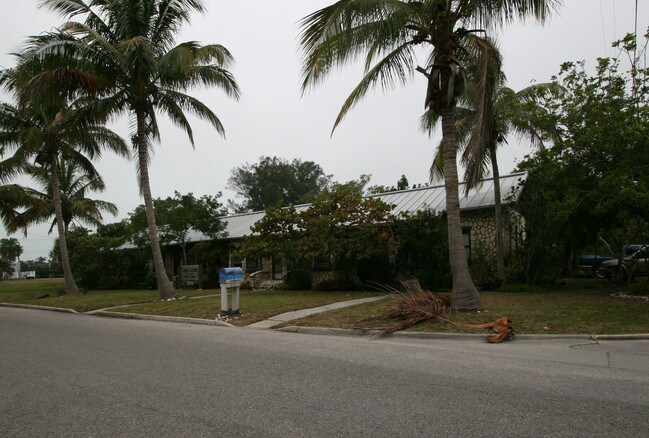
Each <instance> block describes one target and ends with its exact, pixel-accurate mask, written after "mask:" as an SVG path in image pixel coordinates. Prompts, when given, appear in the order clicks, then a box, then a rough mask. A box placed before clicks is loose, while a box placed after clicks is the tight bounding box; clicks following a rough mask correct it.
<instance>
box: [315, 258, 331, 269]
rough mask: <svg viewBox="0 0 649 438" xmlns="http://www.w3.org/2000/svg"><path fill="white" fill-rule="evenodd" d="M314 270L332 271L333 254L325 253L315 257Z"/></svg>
mask: <svg viewBox="0 0 649 438" xmlns="http://www.w3.org/2000/svg"><path fill="white" fill-rule="evenodd" d="M313 270H314V271H331V256H329V255H323V256H317V257H314V258H313Z"/></svg>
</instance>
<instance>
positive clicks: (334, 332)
mask: <svg viewBox="0 0 649 438" xmlns="http://www.w3.org/2000/svg"><path fill="white" fill-rule="evenodd" d="M0 307H15V308H20V309H34V310H47V311H51V312H61V313H76V314H78V315H90V316H105V317H109V318H124V319H136V320H142V321H163V322H176V323H183V324H197V325H210V326H216V327H231V328H250V329H255V328H256V327H251V325H247V326H235V325H232V324H230V323H227V322H224V321H218V320H212V319H200V318H187V317H182V316H162V315H144V314H140V313H122V312H110V311H107V310H91V311H89V312H77V311H76V310H74V309H66V308H63V307H50V306H38V305H32V304H18V303H5V302H0ZM281 323H282V322H281V321H278V322H277V324H281ZM273 330H274V331H279V332H284V333H300V334H304V335H328V336H367V337H372V336H376V334H378V331H376V330H367V329H341V328H332V327H305V326H296V325H292V326H287V327H281V328H278V329H273ZM486 336H487V334H477V333H420V332H396V333H392V334H391V335H390V336H387V337H386V339H387V338H405V339H457V340H474V339H484V338H485V337H486ZM515 339H524V340H527V341H542V340H552V339H554V340H556V339H565V340H570V339H572V340H581V341H584V340H586V341H588V340H590V341H635V340H649V333H637V334H624V335H583V334H582V335H580V334H569V335H559V334H557V335H551V334H547V335H546V334H538V335H535V334H517V335H516V337H515Z"/></svg>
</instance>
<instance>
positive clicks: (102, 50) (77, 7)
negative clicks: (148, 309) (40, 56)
mask: <svg viewBox="0 0 649 438" xmlns="http://www.w3.org/2000/svg"><path fill="white" fill-rule="evenodd" d="M41 4H42V5H43V6H45V7H48V8H50V9H51V10H53V11H55V12H57V13H59V14H61V15H62V16H65V17H67V18H69V19H70V20H74V19H76V18H79V19H81V20H83V21H82V22H75V21H69V22H68V23H66V24H64V25H63V27H62V31H63V32H64V34H63V35H55V36H54V37H53V38H51V39H50V40H49V41H47V42H46V43H44V44H41V45H40V46H39V53H45V54H47V53H51V52H53V51H56V52H60V51H66V53H71V54H72V55H73V56H74V57H75V59H76V60H78V61H79V62H77V63H73V64H71V66H70V68H68V69H67V70H66V72H65V74H66V75H67V77H68V78H69V79H70V80H77V79H78V78H82V79H83V81H84V83H88V84H92V85H93V86H94V87H95V89H96V92H97V94H98V95H99V97H100V99H99V101H98V103H97V104H95V105H93V106H92V107H89V108H90V109H89V111H90V112H92V113H98V114H103V115H104V116H105V117H106V118H107V117H109V116H110V115H116V114H128V115H130V117H131V119H132V121H131V126H132V133H131V141H132V147H133V151H134V155H135V157H137V170H138V175H139V181H138V182H139V188H140V193H141V194H142V196H143V198H144V205H145V206H146V208H145V209H146V217H147V225H148V229H149V241H150V242H151V251H152V256H153V264H154V270H155V274H156V278H157V284H158V289H159V291H160V297H161V298H162V299H168V298H172V297H174V296H175V295H176V291H175V290H174V288H173V285H172V284H171V281H170V280H169V278H168V276H167V274H166V271H165V268H164V263H163V259H162V253H161V251H160V244H159V236H158V232H157V226H156V222H155V215H154V207H153V196H152V194H151V186H150V180H149V161H150V152H151V148H152V147H153V144H154V142H155V141H159V140H160V131H159V127H158V119H157V113H163V114H166V115H167V116H168V117H169V118H170V119H171V120H172V121H173V122H174V124H176V125H177V126H179V127H180V128H181V129H183V130H184V131H185V132H186V133H187V135H188V137H189V139H190V141H191V142H192V144H193V141H194V139H193V131H192V128H191V126H190V123H189V120H188V119H187V117H186V112H189V113H192V114H194V115H196V116H198V117H200V118H201V119H204V120H206V121H208V122H209V123H210V124H211V125H212V126H213V127H214V128H215V129H216V130H217V132H218V133H219V134H221V135H223V134H224V129H223V126H222V124H221V122H220V120H219V118H218V117H217V116H216V115H215V114H214V113H213V112H212V111H211V110H210V109H209V108H208V107H207V106H205V104H203V103H202V102H200V101H199V100H198V99H196V98H194V97H192V96H190V95H188V94H186V93H184V91H185V90H187V89H189V88H192V87H195V86H200V85H205V86H215V87H218V88H220V89H221V90H223V91H224V92H225V93H226V94H227V95H228V96H229V97H232V98H235V99H238V98H239V88H238V86H237V84H236V82H235V80H234V78H233V76H232V74H231V73H230V72H229V71H228V70H227V68H228V66H229V64H230V63H231V62H232V61H233V58H232V55H231V54H230V52H229V51H228V50H227V49H226V48H225V47H223V46H221V45H216V44H214V45H206V46H201V45H200V44H198V43H197V42H194V41H189V42H184V43H180V44H176V42H175V38H176V36H177V34H178V32H179V31H180V29H181V27H182V26H183V25H184V24H187V23H188V22H189V19H190V14H191V13H192V12H203V11H204V9H205V8H204V6H203V2H202V1H201V0H181V1H172V2H170V1H167V0H139V1H133V0H115V1H110V2H105V1H99V2H97V1H89V2H86V1H83V0H78V1H74V2H70V1H63V2H62V1H59V0H41Z"/></svg>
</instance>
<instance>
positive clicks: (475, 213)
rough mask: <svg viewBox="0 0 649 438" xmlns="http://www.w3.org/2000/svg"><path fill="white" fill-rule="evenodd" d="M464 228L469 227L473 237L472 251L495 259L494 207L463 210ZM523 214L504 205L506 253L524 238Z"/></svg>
mask: <svg viewBox="0 0 649 438" xmlns="http://www.w3.org/2000/svg"><path fill="white" fill-rule="evenodd" d="M461 217H462V229H465V230H466V229H468V230H469V235H470V238H471V253H472V255H474V254H476V253H481V254H482V255H484V256H486V257H489V258H492V259H495V257H496V221H495V217H494V211H493V209H491V208H490V209H481V210H469V211H464V212H462V216H461ZM523 227H524V222H523V218H522V216H520V214H519V213H518V212H516V211H514V210H512V209H509V208H506V207H505V206H503V242H504V247H505V255H508V254H510V253H511V252H512V251H513V250H514V249H515V248H517V247H518V246H519V245H520V244H521V239H523V238H524V235H523V234H522V230H523Z"/></svg>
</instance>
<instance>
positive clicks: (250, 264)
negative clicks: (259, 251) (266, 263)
mask: <svg viewBox="0 0 649 438" xmlns="http://www.w3.org/2000/svg"><path fill="white" fill-rule="evenodd" d="M260 270H261V260H259V259H257V258H254V257H246V272H247V273H249V274H251V273H253V272H257V271H260Z"/></svg>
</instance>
